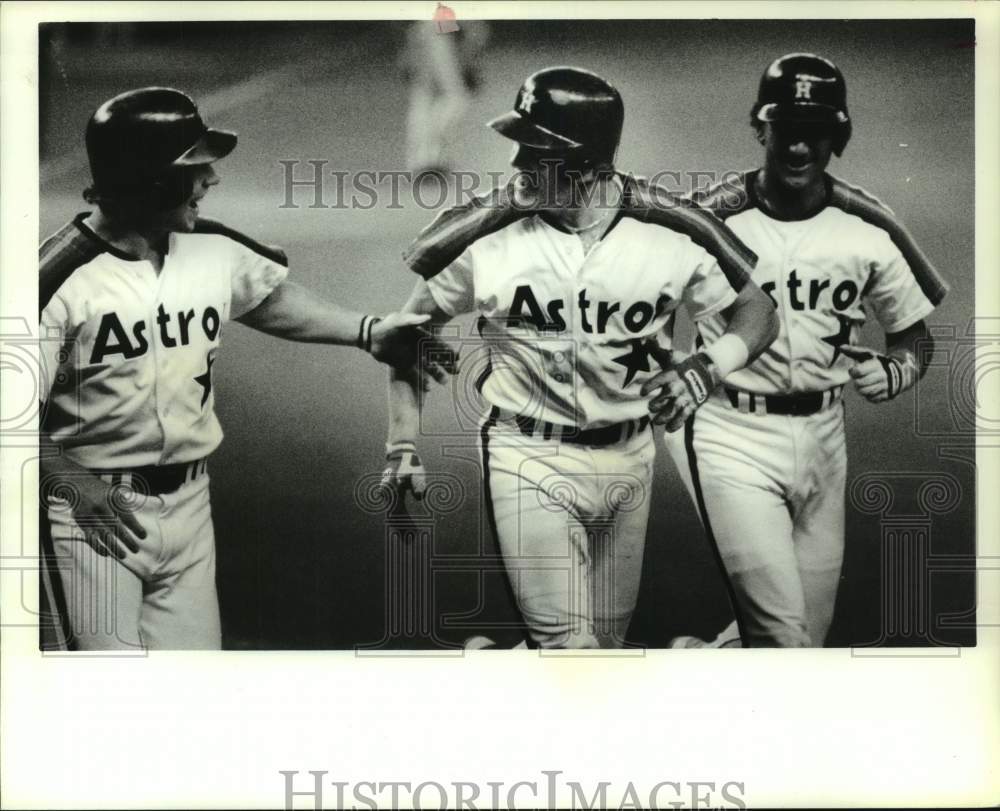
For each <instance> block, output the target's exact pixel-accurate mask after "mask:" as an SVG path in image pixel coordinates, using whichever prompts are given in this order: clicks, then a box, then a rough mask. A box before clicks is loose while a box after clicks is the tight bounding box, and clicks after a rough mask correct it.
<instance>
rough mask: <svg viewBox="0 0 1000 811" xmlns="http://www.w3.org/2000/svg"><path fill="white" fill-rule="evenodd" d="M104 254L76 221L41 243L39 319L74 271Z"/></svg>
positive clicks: (67, 224)
mask: <svg viewBox="0 0 1000 811" xmlns="http://www.w3.org/2000/svg"><path fill="white" fill-rule="evenodd" d="M82 216H86V215H82ZM77 219H79V217H78V218H77ZM103 252H104V249H103V248H102V246H101V244H100V243H99V242H97V241H95V240H93V239H88V238H87V236H86V235H85V234H84V233H83V232H82V231H81V230H80V229H79V228H78V227H77V225H76V221H75V220H74V221H73V222H68V223H66V225H64V226H63V227H62V228H60V229H59V230H58V231H56V232H55V233H54V234H53V235H52V236H50V237H49V238H48V239H46V240H45V241H44V242H43V243H42V244H41V246H40V247H39V249H38V315H39V317H41V314H42V310H44V309H45V308H46V307H47V306H48V303H49V302H50V301H51V300H52V297H53V296H54V295H55V294H56V291H57V290H59V288H60V287H62V285H63V283H64V282H65V281H66V280H67V279H68V278H69V277H70V276H71V275H73V272H74V271H75V270H77V268H80V267H83V266H84V265H86V264H87V263H88V262H90V261H92V260H93V259H94V258H95V257H97V256H99V255H100V254H101V253H103Z"/></svg>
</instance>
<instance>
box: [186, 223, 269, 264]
mask: <svg viewBox="0 0 1000 811" xmlns="http://www.w3.org/2000/svg"><path fill="white" fill-rule="evenodd" d="M194 233H196V234H218V235H219V236H224V237H229V239H231V240H233V241H234V242H238V243H239V244H240V245H242V246H243V247H244V248H249V249H250V250H251V251H253V252H254V253H257V254H260V255H261V256H263V257H264V258H266V259H270V260H271V261H272V262H274V263H276V264H279V265H281V266H282V267H288V256H287V255H286V254H285V252H284V251H283V250H282V249H281V248H279V247H278V246H277V245H264V244H263V243H261V242H258V241H257V240H255V239H253V238H252V237H248V236H247V235H246V234H244V233H242V232H240V231H237V230H236V229H235V228H230V227H229V226H228V225H223V224H222V223H221V222H219V221H218V220H211V219H205V218H202V217H199V218H198V221H197V222H196V223H195V226H194Z"/></svg>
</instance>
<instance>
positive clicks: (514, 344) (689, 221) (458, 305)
mask: <svg viewBox="0 0 1000 811" xmlns="http://www.w3.org/2000/svg"><path fill="white" fill-rule="evenodd" d="M620 182H621V183H622V188H623V199H622V205H621V207H620V210H619V212H618V213H617V217H616V220H615V221H614V223H613V224H612V226H611V227H610V229H609V230H608V232H607V233H606V234H605V235H604V237H603V238H602V239H601V240H600V241H599V242H597V243H596V244H595V245H594V247H593V248H592V249H591V250H590V251H589V252H588V253H586V254H585V253H584V250H583V246H582V244H581V242H580V240H579V238H578V237H577V236H576V235H575V234H573V233H570V232H568V231H565V230H562V229H560V228H559V227H557V226H555V225H553V224H552V223H551V222H550V221H549V220H547V219H545V217H544V215H541V214H537V213H530V212H517V211H512V210H511V209H510V208H508V207H505V206H504V205H503V204H502V203H498V202H497V198H496V197H494V198H492V201H490V202H487V203H485V204H482V205H479V206H471V207H462V208H461V209H459V210H458V213H456V212H455V210H453V211H451V212H446V213H445V214H444V215H442V216H441V217H439V218H438V219H437V220H435V222H434V223H432V224H431V226H429V227H428V229H426V230H425V232H424V233H422V234H421V235H420V237H418V239H417V241H416V243H415V247H414V248H413V249H411V251H410V253H409V254H408V255H407V257H406V258H407V261H408V262H409V263H410V266H411V267H412V268H413V269H414V270H416V271H417V272H419V273H421V274H422V275H424V276H426V277H429V278H428V280H427V283H428V286H429V288H430V292H431V294H432V295H433V297H434V300H435V301H436V302H437V304H438V306H439V307H440V308H441V309H442V310H443V311H444V312H446V313H448V314H449V315H453V316H454V315H458V314H461V313H466V312H471V311H478V312H479V313H480V315H481V318H480V322H479V323H480V334H481V335H482V337H483V338H484V340H485V341H486V342H487V343H488V345H489V347H490V368H489V369H488V370H487V374H485V375H484V376H483V378H482V379H481V390H482V393H483V396H484V397H485V398H486V399H487V400H488V401H489V402H491V403H493V404H494V405H496V406H499V407H500V408H503V409H507V410H509V411H513V412H515V413H519V414H523V415H526V416H531V417H533V418H535V419H541V420H545V421H548V422H552V423H555V424H557V425H568V426H576V427H579V428H581V429H586V428H591V427H601V426H604V425H608V424H612V423H617V422H622V421H624V420H629V419H638V418H640V417H643V416H646V415H647V413H648V412H647V401H648V398H643V397H641V396H640V394H639V390H640V388H641V387H642V384H643V383H645V382H646V381H647V380H648V379H650V378H651V377H652V376H653V375H655V374H656V373H657V372H659V371H660V370H659V367H658V365H657V364H656V362H655V361H653V360H652V358H651V356H650V353H649V350H648V343H647V342H648V341H651V340H657V339H658V338H659V339H660V343H661V345H663V346H666V347H668V348H669V346H670V340H671V335H672V329H673V321H674V315H675V311H676V309H677V307H678V306H679V305H680V304H681V303H682V302H683V303H684V304H685V306H686V307H687V309H688V311H689V313H690V315H691V316H692V318H694V319H695V320H701V319H704V318H707V317H708V316H710V315H713V314H715V313H718V312H719V311H720V310H722V309H724V308H725V307H727V306H728V305H729V304H731V303H732V302H733V300H734V299H735V298H736V296H737V292H738V290H739V289H740V288H741V287H742V285H743V283H744V282H745V280H746V278H747V276H748V274H749V273H750V271H751V270H752V268H753V262H754V261H755V257H754V255H753V254H752V253H751V252H750V251H748V250H747V249H746V248H745V247H744V246H743V245H741V244H740V243H739V242H738V241H737V240H735V239H733V238H732V235H731V234H730V233H729V231H727V230H726V228H725V227H724V226H723V225H722V223H721V222H720V221H719V220H718V219H717V218H715V217H714V216H712V215H711V214H710V213H709V212H707V211H705V210H703V209H700V208H697V207H695V206H692V205H691V204H690V203H686V202H684V201H680V200H678V199H677V198H673V197H670V196H669V195H666V193H664V192H662V191H661V190H659V189H656V188H655V187H654V188H650V187H649V186H648V185H647V184H645V183H643V182H642V181H639V180H637V179H635V178H632V177H628V176H622V177H621V178H620ZM484 234H485V235H484ZM456 245H457V246H458V247H457V248H456V247H455V246H456ZM459 249H461V252H460V253H458V255H457V256H456V255H454V254H455V253H456V252H457V251H458V250H459ZM449 252H450V255H449ZM445 257H446V258H447V259H448V261H447V262H444V261H443V258H445ZM435 264H436V265H437V267H434V266H435ZM444 264H447V267H445V269H444V270H441V271H440V272H436V271H437V268H439V267H441V266H443V265H444ZM431 268H433V269H431Z"/></svg>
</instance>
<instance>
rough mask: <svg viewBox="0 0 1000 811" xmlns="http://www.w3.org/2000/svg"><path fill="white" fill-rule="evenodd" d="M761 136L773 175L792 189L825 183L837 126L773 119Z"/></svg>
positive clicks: (764, 124) (780, 182)
mask: <svg viewBox="0 0 1000 811" xmlns="http://www.w3.org/2000/svg"><path fill="white" fill-rule="evenodd" d="M757 137H758V139H759V140H760V142H761V143H762V144H763V145H764V151H765V159H764V165H765V170H766V172H767V175H768V177H769V178H771V179H772V180H773V181H774V182H776V183H777V184H778V185H779V186H782V187H784V188H785V189H787V190H789V191H802V190H805V189H808V188H810V187H813V186H815V185H822V183H823V173H824V172H825V171H826V167H827V166H828V165H829V163H830V157H831V155H832V154H833V144H834V132H833V127H832V126H830V125H829V124H824V123H812V122H794V121H769V122H766V123H763V124H761V125H760V126H759V127H758V130H757Z"/></svg>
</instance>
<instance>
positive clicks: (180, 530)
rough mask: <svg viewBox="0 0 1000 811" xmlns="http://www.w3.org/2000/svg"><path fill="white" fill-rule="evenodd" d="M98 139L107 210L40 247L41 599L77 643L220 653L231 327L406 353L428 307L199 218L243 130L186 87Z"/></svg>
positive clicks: (105, 110)
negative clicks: (321, 281)
mask: <svg viewBox="0 0 1000 811" xmlns="http://www.w3.org/2000/svg"><path fill="white" fill-rule="evenodd" d="M86 145H87V153H88V157H89V159H90V168H91V173H92V176H93V185H92V186H91V187H90V188H89V189H87V191H86V192H85V193H84V196H85V197H86V199H87V200H88V201H89V202H91V203H93V204H96V209H95V210H93V211H91V212H89V213H86V212H85V213H82V214H79V215H78V216H76V217H75V218H74V219H73V221H72V222H70V223H68V224H67V225H65V226H64V227H62V228H61V229H60V230H59V231H57V232H56V233H55V234H54V235H53V236H51V237H50V238H48V239H46V240H45V241H44V243H43V244H42V246H41V250H40V265H41V268H40V278H39V316H40V322H41V328H40V336H41V338H42V341H41V342H40V343H41V344H42V346H43V358H42V360H43V369H44V371H45V373H46V374H45V379H46V385H45V390H44V392H43V398H44V400H45V402H44V403H43V407H42V420H41V436H40V444H41V446H42V461H41V464H40V472H41V487H42V492H43V496H44V506H45V508H46V510H45V515H44V517H43V521H42V530H43V532H42V535H43V547H44V551H45V558H46V562H47V564H48V565H47V566H46V567H44V569H43V585H44V590H43V594H44V595H45V596H46V597H48V598H49V599H50V601H51V605H52V606H54V607H56V608H58V609H59V611H60V613H61V616H62V618H63V620H64V621H65V625H64V632H65V636H66V639H65V640H64V641H65V642H67V643H68V644H72V645H73V646H74V647H76V648H78V649H82V650H106V649H112V648H137V647H145V648H218V647H219V646H220V642H221V635H220V623H219V608H218V600H217V597H216V587H215V540H214V535H213V529H212V516H211V507H210V503H209V475H208V466H207V460H208V457H209V456H210V455H211V454H212V452H213V451H214V450H215V449H216V448H217V447H218V445H219V443H220V441H221V440H222V430H221V428H220V426H219V421H218V419H217V418H216V415H215V408H214V406H215V399H214V392H213V387H212V368H213V364H214V363H215V362H216V359H217V355H218V351H219V344H220V340H221V335H222V329H223V325H224V324H225V323H226V322H227V321H230V320H234V319H235V320H239V321H241V322H242V323H244V324H247V325H248V326H251V327H254V328H256V329H259V330H261V331H263V332H266V333H269V334H271V335H276V336H280V337H283V338H287V339H291V340H297V341H310V342H319V343H328V344H338V345H348V346H349V345H352V344H354V345H357V346H359V347H361V348H363V349H365V350H367V351H369V352H370V353H371V354H372V355H374V356H375V357H376V358H377V359H379V360H381V361H383V362H391V363H410V362H411V359H410V358H409V354H411V353H412V351H413V350H412V347H413V346H415V343H416V338H417V335H416V333H415V325H417V324H419V323H420V322H421V320H422V319H421V318H420V317H414V316H412V315H400V314H393V315H391V316H389V317H387V318H385V319H384V320H379V319H377V318H374V317H372V316H368V315H362V314H361V313H355V312H351V311H350V310H346V309H344V308H342V307H340V306H338V305H335V304H331V303H327V302H324V301H322V300H320V299H318V298H316V297H315V296H314V295H312V294H311V293H308V292H307V291H306V290H304V289H303V288H301V287H299V286H297V285H295V284H294V283H293V282H290V281H287V280H286V275H287V272H288V270H287V260H286V258H285V255H284V253H282V252H281V250H280V249H277V248H272V247H267V246H264V245H261V244H260V243H258V242H255V241H254V240H252V239H250V238H249V237H247V236H244V235H243V234H241V233H239V232H237V231H234V230H232V229H230V228H227V227H225V226H223V225H221V224H219V223H217V222H213V221H211V220H206V219H202V218H201V217H200V206H201V204H202V201H203V199H204V198H205V195H206V194H208V192H209V190H210V189H211V188H212V187H213V186H215V185H216V184H217V183H218V182H219V176H218V175H217V174H216V171H215V169H214V168H213V163H214V162H215V161H217V160H219V159H220V158H223V157H225V156H226V155H227V154H229V153H230V152H231V151H232V150H233V148H234V147H235V146H236V135H235V134H233V133H231V132H225V131H222V130H215V129H209V128H208V127H207V126H206V125H205V124H204V122H203V121H202V119H201V117H200V116H199V114H198V110H197V108H196V107H195V105H194V103H193V102H192V100H191V99H190V98H189V97H188V96H186V95H185V94H183V93H181V92H179V91H177V90H172V89H166V88H156V87H152V88H144V89H141V90H134V91H130V92H127V93H123V94H121V95H119V96H116V97H114V98H113V99H110V100H109V101H107V102H105V103H104V104H102V105H101V106H100V107H99V108H98V110H97V111H96V112H95V113H94V115H93V116H92V118H91V119H90V122H89V123H88V125H87V133H86ZM431 372H432V374H435V375H438V376H440V375H441V369H440V368H439V367H436V366H435V367H434V368H432V369H431ZM81 541H83V542H81ZM51 575H55V577H52V576H51ZM45 641H47V640H43V644H44V643H45ZM56 641H58V640H56Z"/></svg>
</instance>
